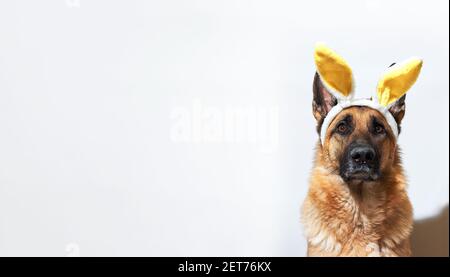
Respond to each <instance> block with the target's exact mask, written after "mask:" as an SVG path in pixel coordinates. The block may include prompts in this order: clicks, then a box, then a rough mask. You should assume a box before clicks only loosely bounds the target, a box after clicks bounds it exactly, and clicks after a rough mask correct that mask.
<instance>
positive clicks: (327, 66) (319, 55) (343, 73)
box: [314, 44, 353, 99]
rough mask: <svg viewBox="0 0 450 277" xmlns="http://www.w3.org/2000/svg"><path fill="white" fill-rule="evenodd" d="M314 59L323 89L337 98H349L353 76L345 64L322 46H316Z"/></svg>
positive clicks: (334, 53)
mask: <svg viewBox="0 0 450 277" xmlns="http://www.w3.org/2000/svg"><path fill="white" fill-rule="evenodd" d="M314 59H315V62H316V67H317V72H318V73H319V75H320V79H321V80H322V82H323V84H324V85H325V87H326V88H327V89H328V90H329V91H330V92H331V93H333V95H334V96H335V97H337V98H340V99H342V98H350V97H351V96H352V92H353V74H352V69H351V68H350V66H349V65H348V64H347V62H346V61H345V60H344V59H343V58H342V57H341V56H339V55H338V54H337V53H336V52H334V51H333V50H331V49H330V48H328V47H327V46H325V45H324V44H317V45H316V48H315V51H314Z"/></svg>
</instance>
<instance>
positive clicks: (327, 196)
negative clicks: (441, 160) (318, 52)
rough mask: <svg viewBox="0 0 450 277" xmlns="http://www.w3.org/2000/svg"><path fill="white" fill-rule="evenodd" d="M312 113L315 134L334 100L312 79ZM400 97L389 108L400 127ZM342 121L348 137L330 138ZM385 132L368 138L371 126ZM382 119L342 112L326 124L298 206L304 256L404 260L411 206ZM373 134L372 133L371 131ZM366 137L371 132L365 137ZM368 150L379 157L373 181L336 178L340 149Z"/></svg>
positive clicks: (366, 111)
mask: <svg viewBox="0 0 450 277" xmlns="http://www.w3.org/2000/svg"><path fill="white" fill-rule="evenodd" d="M313 91H314V101H313V114H314V116H315V118H316V120H317V123H318V124H317V125H318V126H317V127H318V130H320V127H321V124H322V122H323V119H324V117H325V116H326V114H327V112H328V111H329V110H330V109H331V108H332V106H333V105H335V104H336V99H333V96H332V95H331V94H330V93H329V92H327V90H326V89H325V87H324V86H323V84H322V83H321V81H320V78H319V77H318V75H317V74H316V77H315V80H314V86H313ZM404 100H405V98H404V97H402V99H400V100H399V101H398V103H396V104H395V105H394V106H393V107H392V108H391V110H390V111H391V113H392V114H393V116H394V118H395V120H396V121H397V123H398V124H399V126H400V122H401V120H402V118H403V116H404V113H405V103H404ZM345 118H351V121H352V124H353V125H352V132H351V134H349V135H346V136H344V135H339V134H334V131H333V130H335V129H336V128H339V124H340V122H341V121H342V120H345ZM374 120H376V121H377V122H379V123H377V124H380V125H381V126H384V127H385V131H384V133H383V134H380V135H378V134H376V135H374V134H373V132H372V131H371V130H370V128H371V127H370V126H371V125H370V124H372V123H371V122H372V121H374ZM387 126H388V125H387V122H386V120H385V118H384V117H383V116H382V115H381V114H380V113H379V112H378V111H376V110H374V109H371V108H368V107H350V108H347V109H344V110H343V111H342V112H341V113H340V114H339V115H338V116H337V117H336V118H335V119H334V120H333V122H332V123H331V124H330V126H329V128H328V130H327V135H326V140H325V141H324V142H323V144H322V143H320V142H319V143H318V144H317V146H316V153H315V161H314V166H313V170H312V173H311V178H310V187H309V191H308V194H307V197H306V199H305V201H304V203H303V207H302V222H303V225H304V231H305V235H306V237H307V240H308V256H410V255H411V250H410V242H409V237H410V234H411V231H412V224H413V218H412V206H411V203H410V201H409V199H408V196H407V192H406V186H407V185H406V179H405V176H404V173H403V169H402V165H401V160H400V150H399V148H398V146H397V142H396V139H395V137H394V136H393V134H392V131H391V130H390V129H389V128H388V127H387ZM377 130H378V129H377ZM371 132H372V133H371ZM360 140H364V141H367V142H369V143H371V144H373V145H374V147H375V148H376V149H377V152H378V154H377V155H379V176H377V178H375V179H373V180H372V179H370V180H365V179H356V180H346V178H344V177H342V174H340V170H341V163H342V157H343V155H344V151H345V149H346V148H347V147H348V146H349V145H350V144H351V143H352V142H354V141H360Z"/></svg>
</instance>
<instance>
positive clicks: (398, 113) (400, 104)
mask: <svg viewBox="0 0 450 277" xmlns="http://www.w3.org/2000/svg"><path fill="white" fill-rule="evenodd" d="M405 98H406V94H404V95H403V96H402V97H400V98H399V99H398V100H397V101H395V103H393V104H392V105H391V106H390V108H389V112H390V113H391V114H392V116H393V117H394V119H395V121H396V122H397V125H398V126H399V129H400V123H401V122H402V119H403V117H404V116H405Z"/></svg>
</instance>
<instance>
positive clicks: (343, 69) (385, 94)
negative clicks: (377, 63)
mask: <svg viewBox="0 0 450 277" xmlns="http://www.w3.org/2000/svg"><path fill="white" fill-rule="evenodd" d="M314 59H315V62H316V67H317V73H318V74H319V77H320V80H321V81H322V83H323V85H324V86H325V88H326V89H327V90H328V91H329V92H330V93H331V94H333V96H334V97H335V98H336V99H337V104H336V105H335V106H334V107H333V108H332V109H331V110H330V111H329V112H328V114H327V115H326V117H325V118H324V121H323V123H322V127H321V130H320V140H321V142H322V143H323V142H324V141H325V136H326V132H327V129H328V126H329V125H330V123H331V122H332V121H333V119H334V118H335V117H336V116H337V114H338V113H340V112H341V111H342V110H343V109H345V108H348V107H351V106H366V107H370V108H372V109H375V110H378V111H380V113H381V114H383V115H384V117H385V118H386V121H387V122H388V124H389V126H390V127H391V129H392V133H393V134H394V136H395V137H396V138H397V137H398V133H399V128H398V126H397V122H396V121H395V118H394V117H393V115H392V114H391V113H390V111H389V108H390V107H391V106H392V105H394V104H395V102H396V101H397V100H398V99H400V98H401V97H402V96H403V95H405V94H406V92H407V91H408V90H409V89H410V88H411V87H412V85H413V84H414V83H415V82H416V80H417V77H418V76H419V73H420V69H421V68H422V60H421V59H419V58H410V59H408V60H406V61H404V62H402V63H399V64H395V65H394V66H392V67H389V68H388V70H387V71H386V72H385V73H384V74H383V75H382V76H381V79H380V80H379V81H378V85H377V89H376V91H375V93H374V94H373V96H372V98H371V99H370V100H369V99H355V98H354V82H353V73H352V69H351V68H350V66H349V65H348V64H347V62H346V61H345V60H344V59H343V58H342V57H340V56H339V55H338V54H336V53H335V52H334V51H333V50H331V49H330V48H328V47H326V46H325V45H323V44H318V45H317V46H316V49H315V53H314Z"/></svg>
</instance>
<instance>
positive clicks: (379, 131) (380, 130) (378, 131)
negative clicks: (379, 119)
mask: <svg viewBox="0 0 450 277" xmlns="http://www.w3.org/2000/svg"><path fill="white" fill-rule="evenodd" d="M374 131H375V133H376V134H383V133H384V131H385V130H384V127H383V126H382V125H380V124H377V125H375V127H374Z"/></svg>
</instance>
